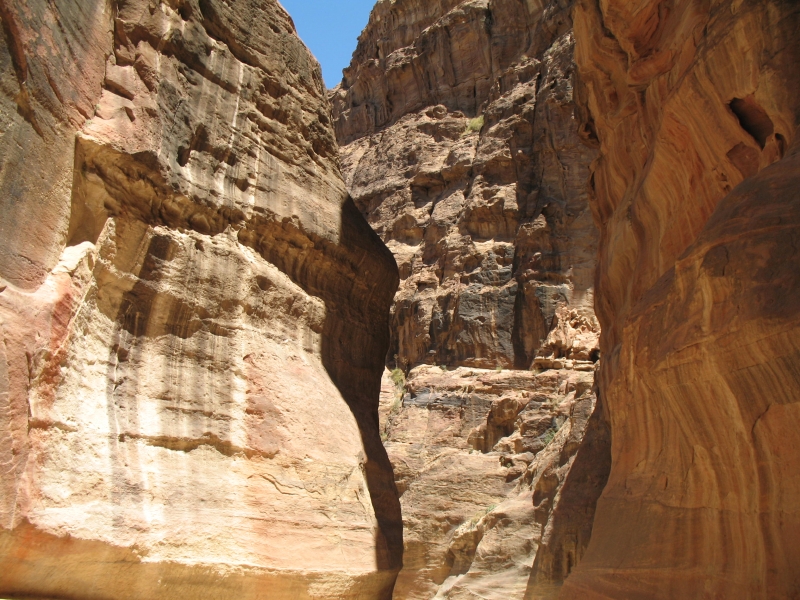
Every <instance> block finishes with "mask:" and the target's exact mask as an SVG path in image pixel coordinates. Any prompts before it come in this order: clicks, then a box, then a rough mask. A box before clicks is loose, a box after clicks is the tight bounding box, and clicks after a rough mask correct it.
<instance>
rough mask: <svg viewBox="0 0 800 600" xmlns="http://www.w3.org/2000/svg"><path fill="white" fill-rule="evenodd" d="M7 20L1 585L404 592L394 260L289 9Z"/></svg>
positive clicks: (189, 591) (109, 592)
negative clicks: (391, 404) (393, 432)
mask: <svg viewBox="0 0 800 600" xmlns="http://www.w3.org/2000/svg"><path fill="white" fill-rule="evenodd" d="M0 17H1V18H2V25H3V35H4V43H3V44H0V82H1V83H2V93H0V135H1V136H2V144H0V169H1V170H0V202H2V204H0V211H2V218H0V229H1V230H2V232H1V233H0V277H2V279H0V463H2V465H3V467H2V469H3V471H2V479H1V480H0V527H1V528H2V529H1V530H0V594H2V595H25V596H30V595H46V596H57V597H59V598H82V599H85V598H103V599H109V598H131V599H133V598H136V599H143V600H144V599H146V600H152V599H156V598H165V599H175V598H197V597H203V598H269V599H270V600H273V599H276V598H292V599H295V598H370V599H372V598H385V597H388V596H390V594H391V589H392V585H393V583H394V579H395V576H396V573H397V570H398V569H399V566H400V558H401V557H400V554H401V552H402V539H401V535H402V531H401V521H400V514H399V503H398V501H397V495H396V490H395V486H394V481H393V477H392V471H391V467H390V464H389V462H388V460H387V458H386V453H385V451H384V449H383V447H382V445H381V443H380V438H379V431H378V420H377V405H378V395H379V390H380V374H381V371H382V369H383V363H384V356H385V354H386V349H387V348H388V344H389V339H388V331H387V316H388V310H389V305H390V302H391V299H392V296H393V294H394V292H395V289H396V286H397V270H396V267H395V265H394V262H393V260H392V257H391V254H390V253H389V252H388V251H387V250H386V249H385V247H384V246H383V244H381V242H380V240H379V239H378V237H377V236H376V235H375V234H374V233H373V232H372V231H371V230H370V228H369V227H368V225H367V224H366V222H365V221H364V220H363V218H362V217H361V215H360V214H359V213H358V210H357V209H356V207H355V205H354V204H353V203H352V201H351V200H350V199H349V198H348V195H347V191H346V189H345V185H344V182H343V180H342V177H341V175H340V172H339V167H338V156H337V147H336V141H335V139H334V134H333V129H332V127H331V123H330V119H329V104H328V101H327V98H326V96H325V89H324V86H323V84H322V80H321V77H320V71H319V67H318V65H317V64H316V62H315V61H314V60H313V58H312V57H311V55H310V54H309V53H308V51H307V50H306V48H305V47H304V46H303V45H302V43H301V42H300V41H299V39H298V38H297V36H296V34H295V32H294V27H293V25H292V22H291V20H290V19H289V17H288V16H287V15H286V13H285V12H284V11H283V9H282V8H281V7H280V6H279V4H278V3H277V2H276V1H274V0H259V1H256V0H245V1H240V2H236V3H230V2H224V1H221V0H199V1H198V0H175V1H166V0H165V1H161V2H159V1H146V0H116V1H113V2H112V1H109V2H103V1H101V0H86V1H81V2H68V1H61V0H56V1H49V2H45V1H41V2H40V1H37V0H30V1H28V2H14V1H9V0H1V1H0Z"/></svg>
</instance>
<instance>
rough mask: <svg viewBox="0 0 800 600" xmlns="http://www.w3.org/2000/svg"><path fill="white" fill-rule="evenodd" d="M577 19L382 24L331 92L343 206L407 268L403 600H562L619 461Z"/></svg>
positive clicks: (402, 385)
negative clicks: (596, 292)
mask: <svg viewBox="0 0 800 600" xmlns="http://www.w3.org/2000/svg"><path fill="white" fill-rule="evenodd" d="M570 11H571V5H570V4H569V3H557V2H552V3H549V4H547V5H542V4H540V3H536V2H528V3H523V2H519V1H516V0H498V1H491V2H489V1H485V0H484V1H468V2H465V1H463V0H462V1H454V0H450V1H447V0H437V1H435V2H423V1H420V0H399V1H394V2H389V1H382V2H378V4H377V5H376V7H375V9H374V10H373V12H372V15H371V18H370V22H369V24H368V25H367V28H366V29H365V31H364V32H363V33H362V35H361V37H360V38H359V44H358V48H357V49H356V52H355V54H354V57H353V62H352V63H351V65H350V67H349V68H348V69H347V70H345V73H344V79H343V81H342V84H341V85H340V86H339V87H337V88H336V89H335V90H333V91H332V92H331V100H332V104H333V118H334V124H335V128H336V134H337V138H338V139H339V142H340V144H341V145H342V147H341V154H342V168H343V171H344V174H345V179H346V182H347V187H348V191H349V192H350V194H351V195H352V197H353V199H354V200H355V202H356V205H357V206H358V208H359V209H360V210H361V211H362V212H363V213H364V215H365V216H366V217H367V219H368V220H369V222H370V224H371V225H372V226H373V228H374V229H375V230H376V232H377V233H378V234H380V235H381V237H382V239H383V240H384V241H385V242H386V244H387V245H388V247H389V248H390V249H391V251H392V253H393V254H394V256H395V258H396V259H397V262H398V265H399V268H400V277H401V284H400V288H399V290H398V293H397V295H396V296H395V302H394V306H393V309H392V325H391V334H392V342H391V349H390V352H389V361H388V362H389V367H390V368H391V369H393V371H392V372H391V374H390V372H389V371H388V370H387V372H386V376H385V378H384V393H383V396H382V404H381V406H382V411H381V416H382V427H383V436H384V439H385V440H386V446H387V449H388V451H389V456H390V459H391V461H392V464H393V466H394V470H395V477H396V481H397V484H398V491H399V493H400V494H401V504H402V507H403V521H404V525H405V530H404V541H405V553H404V559H403V561H404V567H403V570H402V571H401V573H400V576H399V578H398V581H397V585H396V586H395V590H394V598H398V599H406V598H409V599H410V598H414V599H420V600H422V599H426V600H427V599H430V598H432V597H434V596H436V597H441V598H453V599H455V598H497V599H506V598H522V597H523V596H527V597H531V598H545V597H552V596H553V595H554V594H555V593H556V592H557V589H558V586H559V584H560V583H561V582H562V581H563V579H564V577H566V575H567V574H568V573H569V572H570V570H571V569H572V568H573V567H574V565H575V564H576V563H577V561H578V560H579V559H580V557H581V555H582V554H583V551H584V549H585V547H586V544H587V543H588V541H589V537H590V533H591V527H592V517H593V511H594V505H595V502H596V499H597V497H598V496H599V494H600V492H601V490H602V486H603V485H604V483H605V478H606V476H607V474H608V468H609V457H610V454H609V443H610V442H609V439H608V430H607V428H606V425H605V421H604V420H603V418H602V411H601V410H599V411H597V414H596V415H595V417H594V418H592V414H593V412H594V410H595V406H596V403H597V399H596V395H595V393H594V391H593V381H594V371H595V363H596V361H597V359H598V356H599V350H598V334H599V326H598V324H597V320H596V319H595V316H594V311H593V303H594V296H593V285H594V270H595V257H596V255H597V240H598V235H597V231H596V229H595V227H594V223H593V220H592V213H591V210H590V208H589V204H588V189H589V188H588V177H589V165H590V163H591V161H592V160H593V159H594V158H595V156H596V150H595V149H593V148H591V147H590V146H588V145H586V144H585V143H583V142H582V140H581V138H580V136H579V134H578V122H577V121H576V119H575V107H574V91H573V76H574V62H573V52H574V39H573V35H572V26H571V15H570Z"/></svg>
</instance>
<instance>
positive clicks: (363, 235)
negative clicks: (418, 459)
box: [322, 196, 403, 570]
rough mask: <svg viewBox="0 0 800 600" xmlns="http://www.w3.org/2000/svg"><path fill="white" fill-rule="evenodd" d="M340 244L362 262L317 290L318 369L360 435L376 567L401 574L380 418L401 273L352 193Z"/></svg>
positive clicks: (397, 517) (396, 513)
mask: <svg viewBox="0 0 800 600" xmlns="http://www.w3.org/2000/svg"><path fill="white" fill-rule="evenodd" d="M339 246H340V247H341V248H342V249H343V250H344V251H345V252H346V253H347V254H349V255H351V256H354V257H357V258H358V259H360V260H359V270H358V272H357V273H353V276H354V279H353V280H351V281H347V280H345V281H342V280H341V279H338V278H329V279H328V280H327V281H328V282H329V285H328V286H327V289H325V290H322V297H323V299H324V300H325V308H326V314H325V323H324V325H323V330H322V364H323V365H324V366H325V370H326V371H327V372H328V375H330V378H331V380H332V381H333V383H334V384H335V385H336V387H337V388H338V389H339V392H340V393H341V394H342V397H343V398H344V400H345V402H347V405H348V407H350V410H351V412H352V413H353V416H354V417H355V419H356V422H357V423H358V428H359V431H360V432H361V440H362V443H363V446H364V453H365V457H364V463H363V468H364V473H365V476H366V479H367V485H368V487H369V493H370V499H371V501H372V508H373V510H374V511H375V517H376V519H377V521H378V527H379V532H378V534H379V537H378V539H377V540H376V541H377V542H378V543H377V544H376V561H377V565H378V567H379V568H380V569H384V570H391V569H400V568H401V567H402V563H403V519H402V515H401V512H400V500H399V496H398V493H397V487H396V486H395V482H394V471H393V469H392V465H391V463H390V462H389V457H388V455H387V454H386V449H385V448H384V447H383V444H382V443H381V438H380V426H379V421H378V400H379V396H380V387H381V374H382V373H383V368H384V364H385V361H386V353H387V351H388V350H389V307H390V305H391V302H392V299H393V298H394V294H395V292H396V291H397V287H398V285H399V283H400V275H399V272H398V269H397V263H396V262H395V260H394V257H393V256H392V254H391V252H390V251H389V249H388V248H387V247H386V246H385V245H384V244H383V242H382V241H381V239H380V238H379V237H378V235H377V234H376V233H375V232H374V231H373V230H372V228H371V227H370V226H369V224H368V223H367V222H366V220H365V219H364V217H363V216H362V215H361V213H360V212H359V211H358V208H357V207H356V205H355V203H354V202H353V200H352V199H351V198H350V197H349V196H348V198H347V200H346V201H345V202H344V204H343V205H342V209H341V228H340V239H339ZM356 276H357V277H358V278H360V279H363V280H366V281H367V282H379V281H380V280H383V281H382V282H381V283H382V285H380V286H379V287H378V288H377V290H376V291H378V292H379V293H380V294H381V296H382V297H381V298H374V297H372V295H371V294H364V293H363V292H365V291H366V290H359V286H358V283H359V282H358V281H357V280H356V279H355V277H356ZM368 287H373V286H368ZM373 289H375V288H373ZM354 291H356V292H359V291H360V292H362V293H355V294H354V293H353V292H354ZM337 292H338V293H337Z"/></svg>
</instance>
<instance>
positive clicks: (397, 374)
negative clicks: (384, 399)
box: [392, 369, 406, 388]
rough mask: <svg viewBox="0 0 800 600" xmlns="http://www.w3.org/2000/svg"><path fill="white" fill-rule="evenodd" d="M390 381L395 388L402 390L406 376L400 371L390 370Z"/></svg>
mask: <svg viewBox="0 0 800 600" xmlns="http://www.w3.org/2000/svg"><path fill="white" fill-rule="evenodd" d="M392 381H393V382H394V385H395V387H397V388H402V387H405V385H406V374H405V373H403V370H402V369H392Z"/></svg>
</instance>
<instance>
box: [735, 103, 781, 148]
mask: <svg viewBox="0 0 800 600" xmlns="http://www.w3.org/2000/svg"><path fill="white" fill-rule="evenodd" d="M730 107H731V110H732V111H733V114H735V115H736V118H737V119H739V124H740V125H741V126H742V129H744V130H745V131H746V132H747V133H749V134H750V135H751V136H752V137H753V139H754V140H755V141H757V142H758V145H759V146H761V147H762V148H763V147H764V146H766V144H767V138H769V136H771V135H772V134H773V133H775V124H774V123H773V122H772V119H770V118H769V115H768V114H767V111H765V110H764V109H763V108H761V106H760V105H759V104H758V103H757V102H756V100H755V98H753V96H752V95H750V96H747V98H734V99H733V100H731V103H730Z"/></svg>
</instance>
